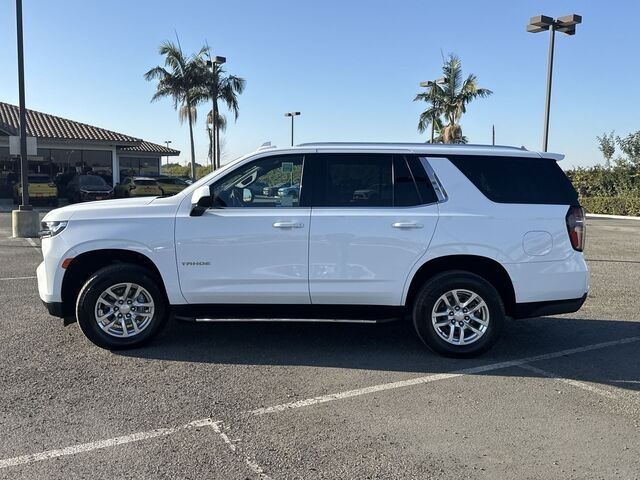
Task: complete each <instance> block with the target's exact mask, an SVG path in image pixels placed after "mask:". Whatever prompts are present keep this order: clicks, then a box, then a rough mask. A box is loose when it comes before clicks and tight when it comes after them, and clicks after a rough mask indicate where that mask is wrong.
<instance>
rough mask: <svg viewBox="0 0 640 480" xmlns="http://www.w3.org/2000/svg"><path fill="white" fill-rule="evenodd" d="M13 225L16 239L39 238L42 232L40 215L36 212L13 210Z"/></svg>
mask: <svg viewBox="0 0 640 480" xmlns="http://www.w3.org/2000/svg"><path fill="white" fill-rule="evenodd" d="M11 224H12V226H13V228H12V230H13V236H14V237H20V238H34V237H37V236H38V232H39V231H40V214H39V213H38V212H37V211H35V210H13V211H12V212H11Z"/></svg>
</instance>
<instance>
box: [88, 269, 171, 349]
mask: <svg viewBox="0 0 640 480" xmlns="http://www.w3.org/2000/svg"><path fill="white" fill-rule="evenodd" d="M157 283H158V282H157V281H156V280H154V279H153V278H152V276H151V274H150V273H149V272H148V271H147V270H145V269H144V268H141V267H138V266H136V265H127V264H123V265H112V266H108V267H105V268H102V269H100V270H98V271H97V272H95V273H94V274H93V275H92V276H91V277H90V278H89V280H88V281H87V282H86V283H85V284H84V286H83V287H82V289H81V290H80V294H79V295H78V300H77V303H76V316H77V318H78V324H79V325H80V328H81V330H82V332H83V333H84V334H85V335H86V337H87V338H88V339H89V340H91V341H92V342H93V343H94V344H96V345H97V346H99V347H102V348H107V349H110V350H118V349H124V348H132V347H138V346H141V345H143V344H144V343H146V342H148V341H149V340H150V339H151V338H152V337H153V336H154V335H156V334H157V333H158V332H159V331H160V330H161V328H162V327H163V326H164V324H165V323H166V320H167V316H168V315H167V314H168V308H167V303H166V300H165V296H164V294H163V292H162V291H161V290H160V289H159V288H158V287H157Z"/></svg>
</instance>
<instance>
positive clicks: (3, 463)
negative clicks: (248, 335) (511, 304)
mask: <svg viewBox="0 0 640 480" xmlns="http://www.w3.org/2000/svg"><path fill="white" fill-rule="evenodd" d="M638 341H640V336H638V337H628V338H623V339H620V340H612V341H609V342H602V343H596V344H592V345H586V346H584V347H576V348H569V349H567V350H561V351H559V352H552V353H545V354H542V355H535V356H532V357H525V358H521V359H518V360H508V361H505V362H499V363H492V364H489V365H482V366H479V367H473V368H466V369H463V370H458V371H456V372H451V373H437V374H434V375H427V376H424V377H418V378H413V379H410V380H403V381H399V382H392V383H383V384H380V385H373V386H371V387H365V388H359V389H355V390H347V391H345V392H340V393H334V394H330V395H321V396H318V397H313V398H308V399H306V400H300V401H297V402H291V403H283V404H280V405H275V406H272V407H265V408H257V409H255V410H250V411H247V412H244V413H247V414H251V415H264V414H267V413H276V412H282V411H284V410H290V409H294V408H302V407H307V406H310V405H316V404H319V403H326V402H332V401H335V400H341V399H344V398H351V397H357V396H360V395H366V394H369V393H375V392H382V391H386V390H393V389H396V388H404V387H408V386H412V385H421V384H426V383H431V382H435V381H438V380H446V379H448V378H455V377H460V376H463V375H474V374H478V373H485V372H491V371H494V370H501V369H503V368H509V367H522V366H523V365H527V364H529V363H534V362H539V361H542V360H550V359H553V358H559V357H566V356H569V355H576V354H578V353H583V352H589V351H593V350H600V349H603V348H608V347H613V346H616V345H624V344H628V343H634V342H638ZM545 373H546V372H545ZM551 375H552V374H551ZM545 376H547V375H545ZM578 383H581V382H578ZM581 388H582V387H581ZM593 388H595V387H593ZM221 425H222V424H221V422H216V421H214V420H212V419H211V418H204V419H200V420H194V421H193V422H189V423H187V424H185V425H181V426H178V427H173V428H159V429H156V430H150V431H147V432H139V433H133V434H130V435H125V436H122V437H115V438H111V439H107V440H99V441H97V442H90V443H83V444H79V445H73V446H70V447H65V448H61V449H57V450H47V451H44V452H40V453H34V454H30V455H22V456H20V457H13V458H7V459H4V460H0V469H2V468H7V467H12V466H16V465H23V464H26V463H32V462H39V461H42V460H48V459H51V458H57V457H62V456H65V455H75V454H77V453H82V452H88V451H91V450H98V449H103V448H109V447H114V446H116V445H122V444H125V443H131V442H139V441H141V440H146V439H150V438H155V437H164V436H167V435H171V434H173V433H176V432H178V431H180V430H184V429H186V428H194V427H204V426H209V427H211V428H213V430H214V431H215V432H216V433H218V434H219V435H220V437H221V438H222V440H223V441H224V442H225V444H227V445H228V447H229V449H230V450H231V451H232V452H234V453H235V452H236V450H237V446H236V444H235V443H234V442H233V441H232V440H230V439H229V437H228V436H227V435H226V433H224V432H223V430H222V427H221ZM244 459H245V463H246V464H247V465H248V466H249V467H250V468H251V469H252V471H253V472H254V473H256V474H259V475H260V476H261V478H263V479H265V480H267V479H269V477H268V476H267V475H266V474H265V473H264V471H263V470H262V469H261V468H260V466H258V465H257V464H256V463H255V462H254V461H253V460H251V459H250V458H249V457H246V456H245V458H244Z"/></svg>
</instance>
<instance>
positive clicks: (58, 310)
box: [42, 300, 65, 318]
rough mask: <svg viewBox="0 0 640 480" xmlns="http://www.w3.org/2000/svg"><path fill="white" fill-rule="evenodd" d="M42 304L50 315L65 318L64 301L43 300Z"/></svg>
mask: <svg viewBox="0 0 640 480" xmlns="http://www.w3.org/2000/svg"><path fill="white" fill-rule="evenodd" d="M42 304H43V305H44V307H45V308H46V309H47V311H48V312H49V315H53V316H54V317H60V318H64V316H65V315H64V309H63V308H62V302H45V301H44V300H42Z"/></svg>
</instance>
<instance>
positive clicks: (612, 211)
mask: <svg viewBox="0 0 640 480" xmlns="http://www.w3.org/2000/svg"><path fill="white" fill-rule="evenodd" d="M580 204H581V205H582V206H583V207H584V209H585V210H586V211H587V213H603V214H607V215H632V216H640V197H582V198H580Z"/></svg>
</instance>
